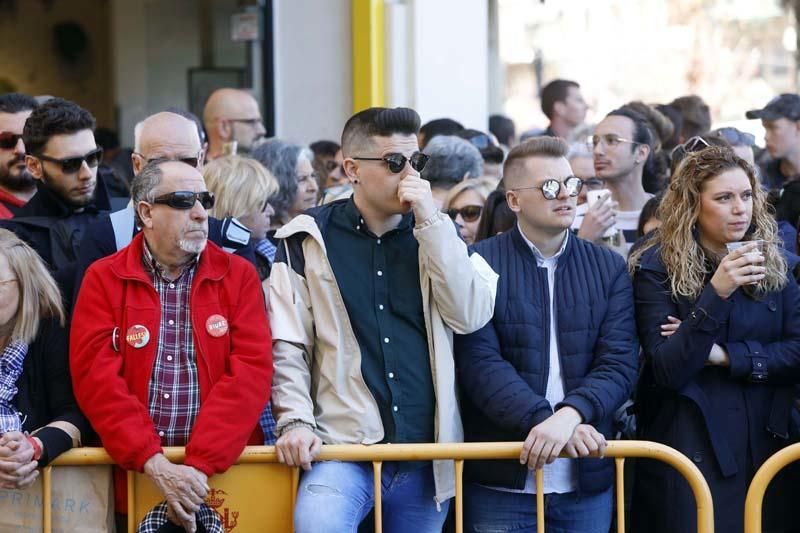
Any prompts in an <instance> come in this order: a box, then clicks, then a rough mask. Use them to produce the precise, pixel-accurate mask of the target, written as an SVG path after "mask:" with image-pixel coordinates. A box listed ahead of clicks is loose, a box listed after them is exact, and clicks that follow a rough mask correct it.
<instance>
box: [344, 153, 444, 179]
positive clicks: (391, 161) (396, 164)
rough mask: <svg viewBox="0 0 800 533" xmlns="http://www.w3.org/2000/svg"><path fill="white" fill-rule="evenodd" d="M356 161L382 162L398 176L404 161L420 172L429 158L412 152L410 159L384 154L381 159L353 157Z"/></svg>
mask: <svg viewBox="0 0 800 533" xmlns="http://www.w3.org/2000/svg"><path fill="white" fill-rule="evenodd" d="M352 159H355V160H356V161H384V162H385V163H386V165H387V166H388V167H389V171H390V172H392V173H393V174H399V173H400V172H402V171H403V169H404V168H405V167H406V161H408V162H410V163H411V168H413V169H414V170H416V171H417V172H422V169H423V168H425V165H426V164H427V163H428V159H430V156H429V155H427V154H423V153H422V152H414V153H413V154H411V157H406V156H404V155H403V154H386V155H385V156H383V157H353V158H352Z"/></svg>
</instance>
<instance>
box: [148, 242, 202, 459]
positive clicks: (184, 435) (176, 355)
mask: <svg viewBox="0 0 800 533" xmlns="http://www.w3.org/2000/svg"><path fill="white" fill-rule="evenodd" d="M143 250H144V254H143V262H144V265H145V269H146V270H147V271H148V273H149V274H150V278H151V280H152V281H153V287H154V288H155V289H156V292H157V293H158V296H159V299H160V301H161V327H160V328H159V331H158V345H157V351H156V359H155V362H154V363H153V374H152V376H151V378H150V384H149V387H148V410H149V411H150V416H152V418H153V423H154V424H155V427H156V431H157V432H158V435H159V437H161V443H162V445H164V446H185V445H186V443H187V442H188V441H189V435H191V432H192V426H194V420H195V418H196V417H197V413H198V411H199V410H200V383H199V381H198V377H197V357H196V353H195V347H194V337H193V335H192V317H191V310H190V308H189V295H190V292H191V289H192V280H193V279H194V274H195V272H196V270H197V260H198V258H199V256H198V258H195V259H194V260H192V262H191V263H189V264H188V265H187V266H186V267H185V268H184V270H183V272H181V274H180V276H178V278H177V279H174V280H169V279H167V278H165V277H164V276H163V268H162V267H161V266H160V265H159V264H158V262H157V261H156V260H155V258H153V256H152V254H151V252H150V250H149V248H148V246H147V243H146V242H145V244H144V246H143Z"/></svg>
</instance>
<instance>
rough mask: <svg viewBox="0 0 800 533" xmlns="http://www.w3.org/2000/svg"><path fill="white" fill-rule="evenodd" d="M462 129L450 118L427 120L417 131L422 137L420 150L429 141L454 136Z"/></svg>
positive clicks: (459, 124) (460, 125) (462, 127)
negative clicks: (438, 137)
mask: <svg viewBox="0 0 800 533" xmlns="http://www.w3.org/2000/svg"><path fill="white" fill-rule="evenodd" d="M463 129H464V126H463V125H462V124H461V123H460V122H458V121H455V120H453V119H452V118H435V119H433V120H429V121H428V122H426V123H425V124H423V125H422V127H421V128H420V129H419V132H420V134H422V136H423V139H422V140H423V143H424V144H423V145H422V146H420V148H425V146H426V145H427V144H428V143H429V142H431V139H433V138H434V137H436V136H438V135H456V134H457V133H458V132H460V131H461V130H463Z"/></svg>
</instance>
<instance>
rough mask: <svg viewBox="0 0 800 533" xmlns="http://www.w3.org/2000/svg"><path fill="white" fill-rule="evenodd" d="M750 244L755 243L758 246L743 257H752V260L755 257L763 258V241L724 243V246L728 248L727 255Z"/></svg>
mask: <svg viewBox="0 0 800 533" xmlns="http://www.w3.org/2000/svg"><path fill="white" fill-rule="evenodd" d="M752 243H756V244H757V245H758V246H756V247H755V248H754V249H753V250H751V251H749V252H747V253H746V254H744V255H745V256H748V257H753V258H757V257H761V256H763V255H764V241H762V240H757V241H738V242H727V243H725V246H726V247H727V248H728V253H731V252H733V251H734V250H738V249H739V248H741V247H742V246H746V245H748V244H752Z"/></svg>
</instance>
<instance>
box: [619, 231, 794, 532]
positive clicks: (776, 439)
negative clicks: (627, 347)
mask: <svg viewBox="0 0 800 533" xmlns="http://www.w3.org/2000/svg"><path fill="white" fill-rule="evenodd" d="M795 260H796V258H792V260H790V267H791V266H793V262H794V261H795ZM634 293H635V297H636V320H637V327H638V331H639V338H640V339H641V342H642V347H643V350H644V356H645V365H644V368H643V370H642V376H641V380H640V383H639V389H638V392H637V407H638V415H639V416H638V427H639V433H640V436H641V438H643V439H647V440H653V441H657V442H661V443H664V444H666V445H668V446H671V447H673V448H675V449H677V450H678V451H680V452H682V453H684V454H685V455H686V456H687V457H689V458H690V459H692V460H693V461H694V462H695V464H696V465H697V467H698V468H699V469H700V471H701V472H702V473H703V475H704V476H705V478H706V480H707V481H708V483H709V486H710V487H711V493H712V496H713V498H714V515H715V523H716V528H715V529H716V531H724V532H726V533H727V532H734V533H735V532H740V531H742V529H743V523H742V521H743V514H744V498H745V494H746V490H747V484H748V482H749V479H750V476H752V474H753V473H754V472H755V469H757V468H758V466H760V465H761V463H763V462H764V460H765V459H766V458H767V457H769V455H771V454H772V453H774V452H775V451H776V450H777V449H779V448H780V447H782V446H785V445H786V444H787V443H788V440H787V439H788V438H789V434H790V433H791V432H792V430H793V427H792V424H791V417H790V411H791V407H792V401H793V394H792V393H793V388H792V384H793V383H796V382H797V380H798V378H800V290H798V287H797V284H796V283H795V281H794V280H793V279H792V278H791V276H790V277H789V283H788V285H787V286H786V288H785V289H783V290H782V291H781V292H777V293H767V294H766V295H764V296H762V297H760V298H759V299H754V298H752V297H750V296H748V295H747V294H746V293H745V292H744V291H743V290H742V289H739V290H737V291H736V292H734V293H733V295H731V297H730V298H728V299H727V300H723V299H722V298H720V297H719V296H717V294H716V292H715V291H714V288H713V287H712V286H711V284H710V283H708V284H707V285H706V287H705V289H704V291H703V292H702V293H701V294H700V296H699V297H698V298H697V299H696V300H695V301H689V300H688V299H687V298H678V299H675V298H673V297H672V295H671V291H670V287H669V280H668V277H667V272H666V269H665V267H664V264H663V263H662V262H661V257H660V253H659V249H658V247H654V248H652V249H650V250H648V251H647V252H645V253H644V255H643V256H642V258H641V261H640V264H639V267H638V268H637V272H636V275H635V277H634ZM667 315H671V316H674V317H677V318H679V319H681V320H682V323H681V325H680V327H679V329H678V331H677V332H676V333H675V334H674V335H672V336H671V337H668V338H665V337H662V336H661V334H660V326H661V325H662V324H665V323H666V322H667ZM714 343H717V344H719V345H720V346H722V347H723V348H725V349H726V350H727V352H728V354H729V357H730V368H721V367H718V366H706V364H705V363H706V360H707V359H708V353H709V351H710V350H711V347H712V345H713V344H714ZM633 494H634V500H633V506H632V510H633V530H634V531H653V532H657V531H663V532H675V531H686V532H691V531H695V527H696V514H695V503H694V498H693V496H692V493H691V490H690V489H689V486H688V484H686V482H685V481H683V480H682V478H681V477H680V474H678V473H677V472H675V471H674V470H672V469H671V468H670V467H667V466H665V465H662V464H661V463H656V462H654V461H640V462H639V463H637V467H636V480H635V487H634V491H633Z"/></svg>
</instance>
